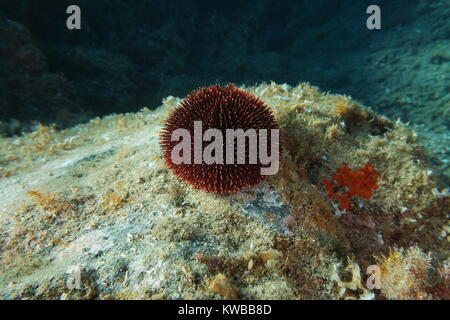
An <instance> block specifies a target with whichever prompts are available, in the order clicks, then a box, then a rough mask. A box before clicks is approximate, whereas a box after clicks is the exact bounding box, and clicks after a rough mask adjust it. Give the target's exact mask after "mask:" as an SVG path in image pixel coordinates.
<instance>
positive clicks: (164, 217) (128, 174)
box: [0, 83, 450, 299]
mask: <svg viewBox="0 0 450 320" xmlns="http://www.w3.org/2000/svg"><path fill="white" fill-rule="evenodd" d="M244 89H246V90H248V91H250V92H252V93H254V94H255V95H257V96H259V97H261V98H262V99H263V100H264V101H265V102H266V103H267V104H268V105H269V106H270V107H271V108H272V110H273V112H274V114H275V116H276V118H277V119H278V121H279V123H280V126H281V130H282V131H281V133H282V139H283V146H284V154H283V158H282V160H281V161H282V162H281V169H280V171H279V173H278V174H277V175H275V176H273V177H270V178H269V179H267V180H266V181H265V182H264V183H262V184H261V185H259V186H257V187H255V188H252V189H248V190H245V191H243V192H239V193H236V194H231V195H226V196H218V195H214V194H209V193H205V192H202V191H197V190H194V189H192V188H191V187H190V186H187V185H185V184H183V183H181V182H179V181H178V180H177V179H176V178H175V177H174V176H172V175H171V173H170V172H169V171H168V170H167V169H166V167H165V165H164V162H163V161H162V155H161V151H160V149H159V144H158V134H159V130H160V128H161V124H162V121H163V120H164V119H165V118H166V117H167V115H168V112H169V111H170V110H172V109H173V108H175V106H176V105H177V104H178V103H179V102H180V99H179V98H175V97H168V98H166V99H164V101H163V105H162V106H161V107H159V108H158V109H156V110H154V111H150V110H149V109H146V108H144V109H143V110H141V111H140V112H137V113H129V114H117V115H110V116H107V117H105V118H103V119H99V118H96V119H92V120H91V121H90V122H89V123H87V124H85V125H78V126H76V127H74V128H71V129H66V130H62V131H57V130H55V129H54V128H51V127H45V126H40V127H38V128H37V129H36V130H35V131H34V132H32V133H30V134H28V135H24V136H22V137H10V138H5V137H3V138H0V149H1V150H2V152H1V154H0V175H1V180H0V198H1V200H2V201H1V202H0V222H1V224H0V236H1V237H0V239H1V241H0V266H1V268H0V297H1V298H4V299H87V298H91V299H107V298H118V299H119V298H120V299H181V298H184V299H205V298H227V299H231V298H239V299H249V298H256V299H313V298H316V299H344V298H357V299H371V298H379V297H388V298H392V299H395V298H417V299H422V298H423V299H426V298H432V299H445V298H448V290H447V291H445V288H448V273H447V271H446V270H448V253H449V246H448V245H449V238H448V232H449V231H450V228H449V225H448V220H447V219H448V217H447V214H448V212H449V197H448V191H445V190H441V189H438V187H437V183H436V180H435V177H434V174H433V173H432V172H431V171H430V169H429V166H428V164H427V158H426V156H425V154H424V152H423V149H422V147H421V145H420V144H419V143H418V142H417V135H416V134H415V132H414V131H412V130H410V129H409V128H408V126H407V125H405V124H403V123H401V122H392V121H390V120H388V119H387V118H385V117H382V116H379V115H377V114H375V113H374V112H373V111H371V110H370V109H368V108H365V107H364V106H362V105H360V104H358V103H357V102H355V101H353V100H351V99H350V98H348V97H346V96H341V95H332V94H329V93H321V92H320V91H319V90H318V89H317V88H315V87H312V86H310V85H309V84H306V83H302V84H299V85H298V86H296V87H290V86H288V85H286V84H283V85H277V84H274V83H271V84H262V85H260V86H257V87H247V88H244ZM367 162H370V163H371V164H372V165H373V167H374V168H375V169H376V170H377V172H378V174H379V186H378V189H377V190H376V191H375V192H374V195H373V197H371V198H370V199H362V198H357V197H355V198H352V201H351V210H350V212H345V213H343V212H341V211H340V210H339V209H338V207H337V203H335V202H334V200H333V199H330V198H327V197H326V190H325V188H324V185H323V183H322V180H324V179H330V177H331V176H332V175H333V173H334V172H335V170H336V169H337V168H339V167H340V166H341V165H342V164H343V163H347V164H348V165H349V166H350V167H351V168H359V167H362V166H364V164H365V163H367ZM372 265H376V266H377V267H378V268H380V269H381V271H382V275H383V277H384V278H383V279H386V281H385V283H386V287H383V286H382V287H381V290H371V289H370V288H369V287H368V285H367V283H366V280H367V277H368V276H367V274H366V270H367V268H368V267H369V266H372ZM411 265H412V266H414V268H417V272H410V273H405V272H403V271H404V270H405V268H406V269H407V270H413V269H411V268H410V266H411ZM414 270H416V269H414ZM402 272H403V273H402ZM402 274H406V275H407V276H408V278H407V280H408V281H407V282H404V283H407V284H408V285H406V286H405V285H402V286H399V285H398V283H396V282H395V281H393V280H392V279H397V278H398V276H400V275H402ZM425 279H426V281H425ZM404 283H403V284H404ZM382 285H383V284H382Z"/></svg>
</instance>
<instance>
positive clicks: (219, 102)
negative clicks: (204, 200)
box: [160, 84, 280, 194]
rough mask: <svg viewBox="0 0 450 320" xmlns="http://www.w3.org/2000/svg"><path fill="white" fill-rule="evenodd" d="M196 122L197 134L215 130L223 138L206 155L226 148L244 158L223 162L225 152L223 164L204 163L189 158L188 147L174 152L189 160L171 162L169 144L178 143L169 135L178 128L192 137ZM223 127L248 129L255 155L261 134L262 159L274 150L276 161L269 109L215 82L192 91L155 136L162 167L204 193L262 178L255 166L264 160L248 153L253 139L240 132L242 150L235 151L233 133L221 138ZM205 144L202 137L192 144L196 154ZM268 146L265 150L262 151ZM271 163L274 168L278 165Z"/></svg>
mask: <svg viewBox="0 0 450 320" xmlns="http://www.w3.org/2000/svg"><path fill="white" fill-rule="evenodd" d="M198 123H201V125H202V128H201V129H202V132H207V131H212V130H209V129H216V130H215V131H216V132H218V133H221V134H222V135H221V136H223V137H227V139H226V138H224V141H223V143H222V144H221V147H220V148H218V149H216V150H214V151H213V152H212V153H211V154H212V155H213V156H218V155H219V154H221V155H225V154H226V153H227V152H228V153H232V155H231V156H232V159H238V157H240V159H241V160H245V161H244V162H243V163H242V161H240V162H236V161H235V162H228V156H229V155H228V154H227V155H226V157H227V161H224V162H220V161H216V162H214V163H207V162H205V159H204V158H200V161H196V160H195V159H197V160H198V158H196V153H195V151H194V152H193V153H194V154H192V153H191V152H190V151H189V152H187V153H185V152H186V151H185V150H184V149H183V150H182V151H181V153H180V155H181V156H187V158H188V160H190V161H187V162H183V163H178V162H176V161H174V159H173V153H174V148H176V146H177V144H178V141H174V140H176V139H174V138H173V133H174V131H175V130H177V129H184V130H185V132H186V133H187V132H188V134H190V136H192V135H195V134H196V132H197V131H196V130H197V129H196V128H197V127H196V125H197V124H198ZM230 129H231V130H230ZM238 129H242V130H238ZM229 131H231V132H233V131H236V132H237V131H241V132H245V133H250V132H254V133H255V137H257V140H258V143H259V144H258V147H259V149H258V152H259V153H260V156H261V144H260V143H261V141H262V140H264V139H266V137H267V140H266V144H265V146H266V148H265V151H266V157H265V159H266V160H267V156H273V155H274V154H276V155H277V160H278V159H279V158H278V156H279V152H280V150H279V149H280V144H279V141H278V138H279V136H278V124H277V122H276V120H275V118H274V116H273V114H272V112H271V111H270V109H269V108H268V107H267V106H266V105H265V103H264V102H263V101H262V100H260V99H259V98H257V97H255V96H253V95H252V94H250V93H248V92H246V91H244V90H241V89H238V88H237V87H236V86H234V85H232V84H230V85H227V86H225V87H221V86H217V85H216V86H211V87H206V88H201V89H199V90H196V91H194V92H192V93H190V94H189V95H188V96H187V97H186V98H185V99H184V100H183V101H182V102H181V103H180V105H179V106H178V107H177V108H176V109H175V110H174V111H172V112H171V113H170V115H169V117H168V118H167V120H166V121H165V123H164V126H163V129H162V131H161V135H160V144H161V148H162V150H163V153H164V160H165V163H166V165H167V167H168V168H169V169H170V170H171V171H172V173H173V174H174V175H175V176H177V177H178V178H180V179H181V180H183V181H185V182H187V183H189V184H191V185H192V186H194V187H195V188H197V189H202V190H205V191H208V192H214V193H220V194H223V193H230V192H236V191H239V190H242V189H245V188H247V187H251V186H255V185H257V184H259V183H260V182H261V181H262V180H263V178H264V175H263V174H262V173H261V172H262V171H261V170H262V169H263V168H267V167H268V163H267V161H264V158H261V157H259V158H257V159H256V160H255V158H253V156H252V154H251V152H252V150H255V149H252V143H254V142H255V140H252V139H251V138H250V137H249V136H248V135H246V134H245V135H242V134H241V137H243V140H241V141H245V142H244V144H245V148H244V149H240V148H239V147H238V144H237V141H238V137H235V138H236V141H235V139H234V138H233V139H231V138H229V136H227V134H228V132H229ZM269 131H270V132H273V131H276V138H274V136H272V135H270V134H268V135H267V133H268V132H269ZM209 138H210V139H206V140H209V141H211V140H212V141H213V142H214V143H217V142H218V138H217V137H216V136H214V139H212V137H209ZM261 138H262V139H261ZM194 140H195V139H194ZM220 140H221V139H220ZM230 142H231V143H232V144H231V147H229V149H228V147H226V145H228V146H229V145H230ZM196 143H197V142H192V141H191V142H190V143H189V147H190V149H191V150H196V149H195V148H196V147H195V146H194V145H195V144H196ZM208 144H209V142H208V141H205V139H204V138H203V139H202V141H201V142H199V144H196V146H198V147H199V148H201V152H206V149H207V148H208ZM211 144H212V143H211ZM268 148H269V150H267V149H268ZM263 149H264V148H263ZM276 165H277V170H278V163H277V164H276Z"/></svg>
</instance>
